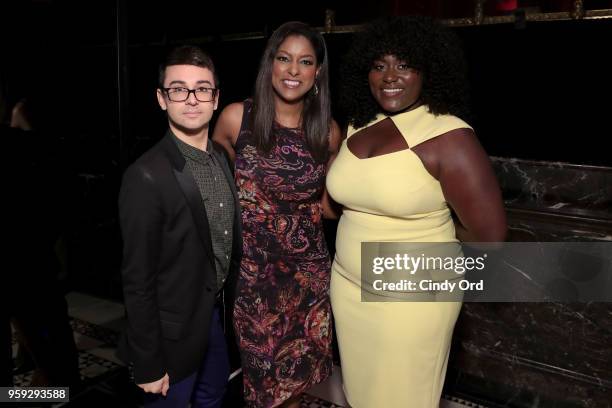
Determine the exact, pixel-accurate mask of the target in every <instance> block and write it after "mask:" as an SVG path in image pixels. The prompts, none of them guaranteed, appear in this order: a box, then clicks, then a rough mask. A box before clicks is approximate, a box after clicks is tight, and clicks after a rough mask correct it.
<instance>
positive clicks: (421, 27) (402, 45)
mask: <svg viewBox="0 0 612 408" xmlns="http://www.w3.org/2000/svg"><path fill="white" fill-rule="evenodd" d="M389 54H392V55H395V56H396V57H397V58H399V59H401V60H403V61H406V62H407V63H408V64H409V65H410V66H412V67H413V68H415V69H417V70H418V71H420V73H421V77H422V78H423V87H422V91H421V101H422V103H423V104H424V105H426V106H427V107H428V109H429V111H430V112H431V113H433V114H434V115H443V114H451V115H455V116H458V117H460V118H463V119H467V116H468V92H467V89H468V86H467V77H466V64H465V59H464V57H463V52H462V49H461V45H460V43H459V39H458V38H457V36H456V35H455V33H453V32H452V31H451V30H450V29H448V28H447V27H444V26H442V25H441V24H439V23H437V22H434V20H432V19H431V18H429V17H416V16H414V17H385V18H381V19H378V20H376V21H374V22H372V23H370V24H368V25H367V26H366V28H365V30H364V31H363V32H361V33H358V34H356V35H355V39H354V42H353V44H352V46H351V48H350V50H349V51H348V53H347V55H346V56H345V58H344V63H343V66H342V67H341V69H340V73H341V76H340V78H341V79H342V81H341V83H342V85H341V90H340V100H339V102H340V107H341V109H342V110H343V112H344V113H345V114H346V115H347V119H348V121H349V123H350V124H351V125H353V126H354V127H362V126H364V125H366V124H367V123H369V122H370V121H371V120H373V119H374V118H375V117H376V115H377V114H378V113H380V112H381V111H382V109H381V107H380V105H379V104H378V103H377V102H376V100H375V99H374V97H373V96H372V94H371V93H370V85H369V82H368V73H369V71H370V69H371V68H372V63H373V62H374V61H375V60H376V59H378V58H381V57H383V56H384V55H389Z"/></svg>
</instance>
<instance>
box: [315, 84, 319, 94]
mask: <svg viewBox="0 0 612 408" xmlns="http://www.w3.org/2000/svg"><path fill="white" fill-rule="evenodd" d="M318 94H319V87H318V86H317V83H316V82H315V84H314V96H317V95H318Z"/></svg>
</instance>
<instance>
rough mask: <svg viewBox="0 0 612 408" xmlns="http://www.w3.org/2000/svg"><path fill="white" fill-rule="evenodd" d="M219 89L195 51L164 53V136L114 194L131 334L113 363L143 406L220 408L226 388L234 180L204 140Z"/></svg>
mask: <svg viewBox="0 0 612 408" xmlns="http://www.w3.org/2000/svg"><path fill="white" fill-rule="evenodd" d="M218 84H219V81H218V79H217V77H216V74H215V68H214V65H213V62H212V60H211V59H210V57H209V56H208V55H206V54H205V53H204V52H203V51H202V50H201V49H199V48H197V47H192V46H182V47H179V48H176V49H174V50H173V51H171V52H170V54H169V55H168V57H167V59H166V61H165V63H164V64H162V65H161V67H160V77H159V88H158V89H157V100H158V102H159V106H160V107H161V108H162V110H164V111H166V113H167V115H168V124H169V129H168V131H167V133H166V135H165V137H164V138H163V139H162V140H161V141H160V142H159V143H157V144H156V145H155V146H154V147H153V148H151V149H150V150H149V151H148V152H146V153H145V154H144V155H142V156H141V157H140V158H139V159H138V160H136V162H135V163H134V164H132V165H131V166H130V167H129V168H128V169H127V170H126V172H125V175H124V178H123V183H122V186H121V192H120V195H119V216H120V224H121V231H122V235H123V241H124V252H123V265H122V276H123V292H124V298H125V305H126V310H127V322H128V327H127V330H126V335H125V336H123V338H122V341H121V343H120V346H119V351H118V354H119V356H120V357H121V358H122V359H123V360H125V361H126V362H128V363H130V364H131V366H132V368H133V376H134V381H135V382H136V384H137V385H138V386H139V387H140V388H142V389H143V390H144V391H145V392H146V394H145V406H146V407H186V406H187V405H188V404H189V403H190V402H191V406H192V407H206V408H210V407H220V406H221V404H222V400H223V395H224V393H225V388H226V386H227V381H228V377H229V361H228V355H227V346H226V342H225V336H224V327H222V326H223V323H225V320H226V319H224V318H223V317H222V316H223V312H224V311H223V303H224V300H225V298H224V288H225V289H226V290H227V289H228V288H229V287H232V286H233V285H229V284H228V280H229V281H231V282H233V281H234V278H233V276H235V274H236V273H237V271H238V266H239V261H240V253H241V249H242V244H241V231H240V211H239V210H240V208H239V204H238V201H237V196H236V190H235V187H234V181H233V177H232V174H231V171H230V168H229V166H228V162H227V160H226V158H225V156H224V153H223V151H224V150H223V148H221V147H220V146H219V145H216V143H215V142H213V141H212V140H210V139H209V137H208V135H209V123H210V119H211V117H212V115H213V112H214V110H215V109H216V108H217V104H218V102H219V91H218ZM230 292H231V290H230Z"/></svg>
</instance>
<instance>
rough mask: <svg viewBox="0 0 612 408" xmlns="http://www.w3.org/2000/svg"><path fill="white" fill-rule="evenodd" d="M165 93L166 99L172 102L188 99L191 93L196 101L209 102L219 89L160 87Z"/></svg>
mask: <svg viewBox="0 0 612 408" xmlns="http://www.w3.org/2000/svg"><path fill="white" fill-rule="evenodd" d="M162 89H163V90H164V92H166V95H168V99H170V100H171V101H172V102H185V101H186V100H187V99H189V94H191V93H193V96H195V98H196V100H197V101H198V102H211V101H214V100H215V97H216V96H217V93H218V92H219V89H217V88H206V87H200V88H196V89H187V88H183V87H176V88H162Z"/></svg>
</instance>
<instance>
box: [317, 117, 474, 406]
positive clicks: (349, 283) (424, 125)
mask: <svg viewBox="0 0 612 408" xmlns="http://www.w3.org/2000/svg"><path fill="white" fill-rule="evenodd" d="M386 118H387V116H385V115H382V114H381V115H378V117H377V118H376V119H375V120H374V121H372V122H371V123H369V124H368V125H366V126H365V127H364V128H367V127H371V128H372V129H371V130H373V131H374V130H375V129H376V125H377V124H378V123H379V122H381V121H382V120H384V119H386ZM390 119H391V120H392V121H393V124H394V125H395V126H396V127H397V129H398V130H399V131H400V133H401V134H402V136H403V137H404V138H405V140H406V142H407V144H408V146H409V147H414V146H416V145H418V144H420V143H422V142H424V141H426V140H429V139H431V138H434V137H436V136H439V135H441V134H443V133H446V132H449V131H451V130H454V129H458V128H470V126H469V125H467V124H466V123H465V122H463V121H461V120H460V119H458V118H456V117H454V116H450V115H440V116H434V115H432V114H431V113H429V112H428V111H427V108H426V107H425V106H421V107H418V108H416V109H414V110H412V111H408V112H404V113H401V114H398V115H395V116H392V117H390ZM359 130H361V129H353V128H349V132H348V138H350V136H351V135H352V134H354V133H356V132H358V131H359ZM348 138H347V140H348ZM327 189H328V192H329V194H330V195H331V196H332V198H334V200H335V201H336V202H338V203H340V204H342V205H343V206H344V210H343V214H342V217H341V218H340V221H339V224H338V232H337V236H336V255H335V259H334V263H333V266H332V281H331V301H332V307H333V311H334V320H335V325H336V334H337V337H338V345H339V348H340V359H341V365H342V376H343V381H344V389H345V393H346V397H347V400H348V402H349V403H350V404H351V406H352V407H353V408H371V407H385V408H394V407H397V408H411V407H414V408H430V407H438V406H439V402H440V394H441V392H442V385H443V383H444V377H445V373H446V365H447V361H448V354H449V350H450V342H451V337H452V332H453V328H454V325H455V321H456V319H457V316H458V314H459V310H460V308H461V303H460V302H408V301H405V302H371V303H370V302H361V292H360V288H361V264H360V255H361V242H366V241H391V242H424V243H429V242H456V238H455V228H454V224H453V221H452V218H451V214H450V211H449V208H448V205H447V203H446V201H445V199H444V195H443V194H442V189H441V186H440V183H439V182H438V181H437V180H436V179H435V178H433V177H432V176H431V175H430V174H429V173H428V172H427V170H426V169H425V167H424V166H423V164H422V162H421V160H420V159H419V158H418V156H417V155H416V154H415V153H414V152H413V151H412V150H410V148H408V149H406V150H401V151H398V152H394V153H389V154H385V155H381V156H375V157H371V158H366V159H360V158H358V157H357V156H355V155H354V154H353V153H352V152H351V151H350V150H349V149H348V147H347V141H346V140H345V141H344V142H343V144H342V146H341V148H340V151H339V153H338V156H337V157H336V159H335V161H334V163H333V164H332V166H331V168H330V170H329V174H328V176H327Z"/></svg>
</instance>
